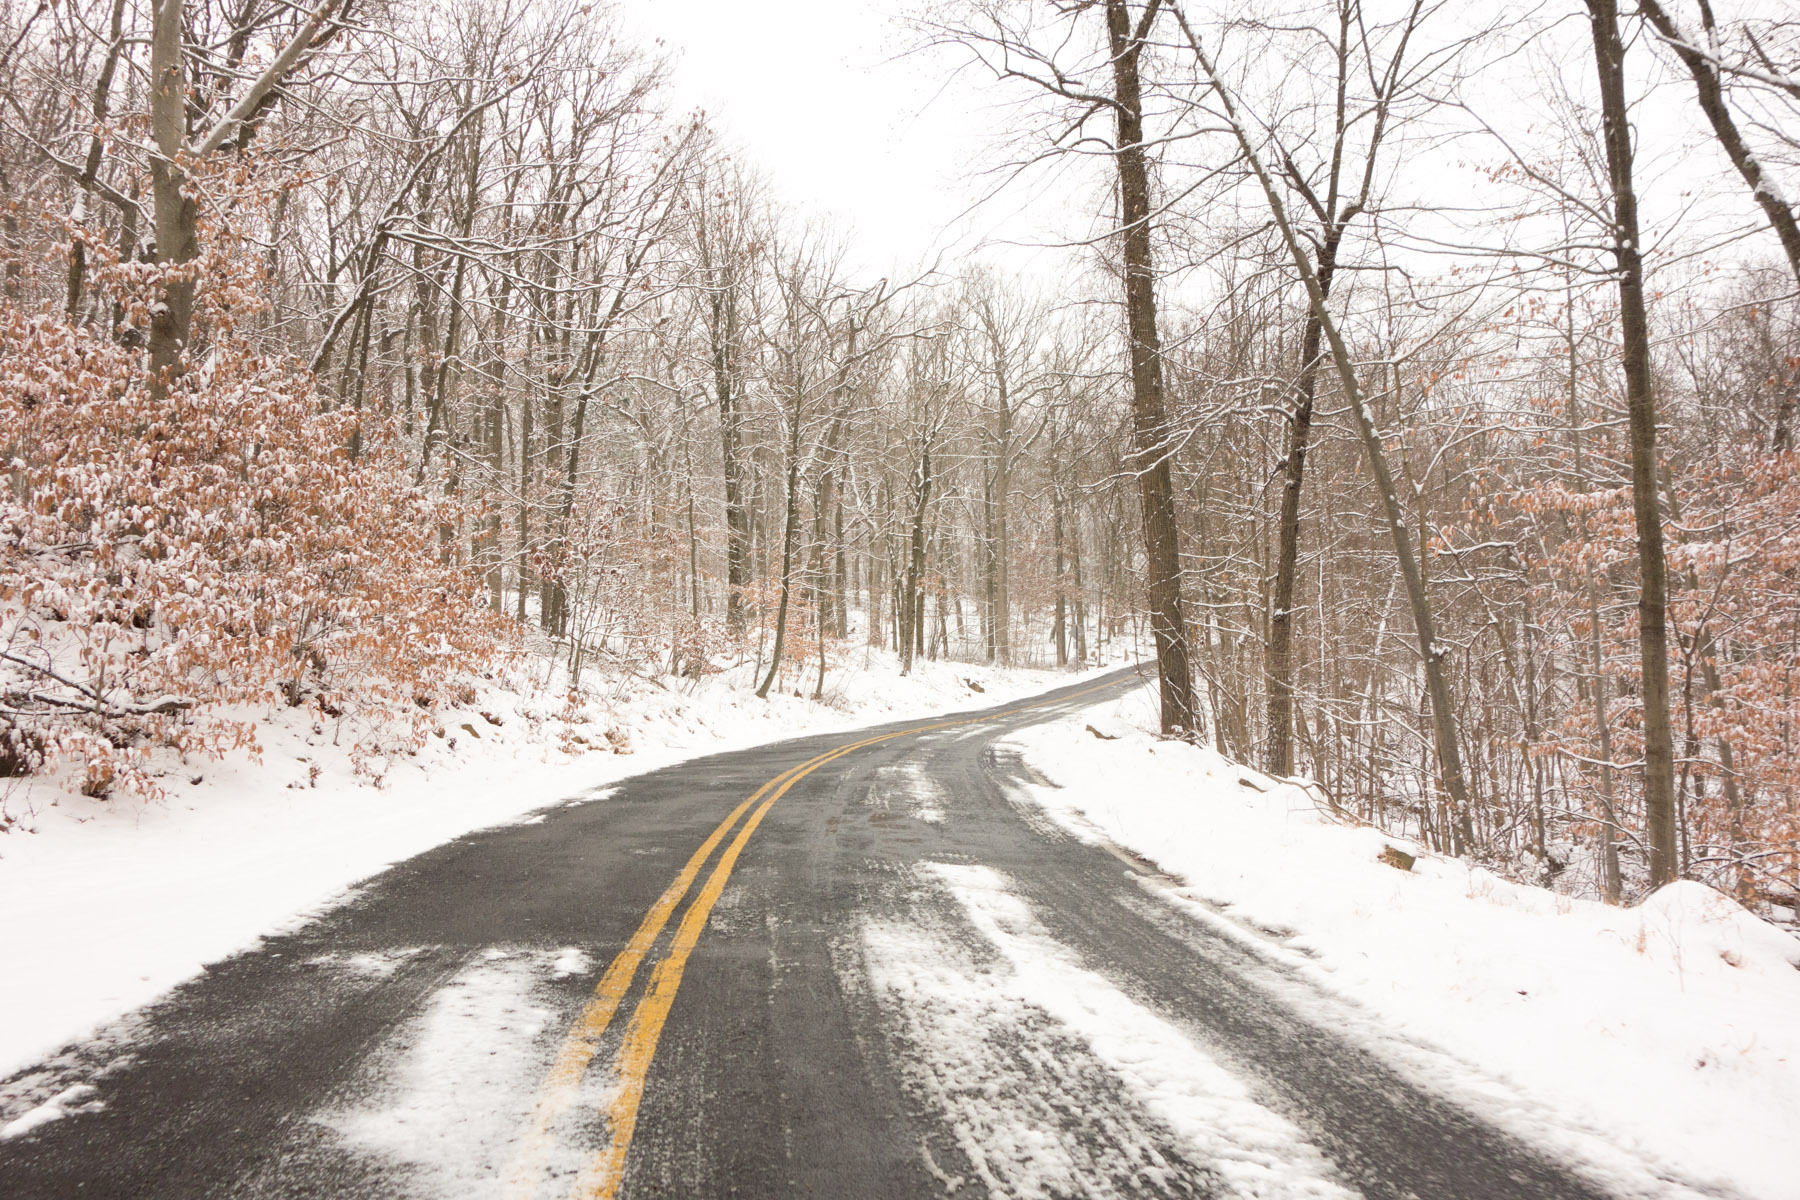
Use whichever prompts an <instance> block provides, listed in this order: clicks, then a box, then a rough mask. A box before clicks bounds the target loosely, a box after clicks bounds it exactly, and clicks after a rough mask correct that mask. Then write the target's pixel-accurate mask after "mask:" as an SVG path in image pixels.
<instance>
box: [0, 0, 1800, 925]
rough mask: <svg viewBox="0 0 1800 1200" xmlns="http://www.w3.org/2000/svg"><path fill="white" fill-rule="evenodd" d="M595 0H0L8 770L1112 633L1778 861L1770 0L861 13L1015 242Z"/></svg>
mask: <svg viewBox="0 0 1800 1200" xmlns="http://www.w3.org/2000/svg"><path fill="white" fill-rule="evenodd" d="M617 18H618V14H617V13H615V12H614V11H612V9H611V8H610V7H609V6H608V5H607V4H605V3H599V4H581V5H575V4H572V3H565V2H564V0H550V2H548V3H527V2H525V0H482V2H477V0H417V2H411V0H318V3H317V4H316V5H314V4H312V3H311V0H306V2H304V3H300V4H293V3H288V2H287V0H44V2H42V3H34V2H33V0H0V33H3V36H0V99H3V107H0V193H3V196H4V209H3V210H0V212H3V223H0V247H3V249H0V255H3V258H4V280H3V282H0V289H3V293H4V294H3V296H0V456H3V457H4V460H5V465H6V470H7V483H8V486H7V488H6V489H5V491H4V492H3V493H0V686H3V688H4V700H3V702H0V774H6V775H8V776H14V777H17V776H23V775H27V774H30V773H32V772H38V771H45V770H49V769H51V768H52V767H53V766H54V765H55V764H59V763H60V764H65V765H66V764H76V767H75V769H76V770H78V772H79V777H80V779H81V783H82V786H83V787H84V788H86V789H87V790H88V791H89V792H90V794H96V795H102V794H107V793H108V792H110V791H115V790H116V791H117V793H118V794H119V795H120V796H121V797H124V796H126V795H128V794H129V793H130V791H131V790H132V789H133V788H134V787H136V788H141V787H143V786H147V784H146V781H145V780H144V778H143V773H142V770H141V764H142V763H143V762H145V761H147V758H146V756H147V755H148V754H150V752H152V751H153V750H155V749H156V748H158V747H167V748H174V749H178V750H180V751H181V752H183V753H187V754H205V753H209V752H211V753H216V752H222V751H224V750H228V749H230V748H232V747H235V746H238V745H241V744H242V743H243V742H244V741H245V740H246V739H247V738H248V737H249V736H250V727H249V721H250V716H249V715H247V714H251V713H253V712H254V711H255V710H256V709H257V708H258V706H268V705H285V706H292V707H297V708H298V707H304V706H311V707H312V708H314V709H316V710H317V711H319V712H320V713H325V714H331V715H339V714H342V713H344V712H347V711H348V712H354V713H356V714H358V715H359V718H360V719H362V720H364V721H365V722H366V727H367V728H369V729H371V730H374V731H375V732H374V733H372V734H370V736H371V737H372V738H375V739H377V740H379V739H383V738H386V739H390V740H392V741H395V742H403V741H404V740H405V739H407V738H410V737H415V736H420V732H421V730H422V728H423V722H426V721H428V719H429V713H430V712H431V711H432V709H433V707H434V706H436V705H438V704H439V703H442V702H444V701H446V700H448V699H452V698H454V697H455V696H456V695H457V694H458V693H459V691H460V690H463V689H466V687H467V685H468V681H469V680H470V679H471V678H475V677H479V676H480V675H481V674H483V673H484V672H490V671H492V670H494V669H495V665H496V664H497V663H500V662H502V661H503V660H508V659H517V658H518V657H519V656H535V657H533V658H532V661H534V662H537V663H538V664H539V666H538V667H536V668H534V669H535V670H537V671H538V673H539V674H540V675H542V674H545V673H546V672H550V673H552V674H553V675H554V677H555V678H557V679H558V680H559V681H560V682H559V683H558V685H557V686H567V687H570V688H578V687H581V686H583V684H584V682H588V683H596V682H598V681H604V680H605V679H606V678H607V677H609V676H610V675H614V674H617V673H619V672H624V671H634V672H639V673H645V674H657V675H664V674H666V675H672V676H676V677H681V676H693V675H698V674H701V673H705V672H708V671H711V670H714V669H715V668H716V667H717V666H718V665H719V664H721V663H726V662H739V661H742V660H744V659H746V658H748V659H753V660H754V661H755V662H757V663H758V664H760V667H759V677H760V687H761V691H762V692H763V693H766V692H767V691H768V690H769V689H771V688H779V689H783V690H786V691H793V690H802V691H806V692H808V693H812V692H819V693H821V694H823V692H824V690H825V689H826V687H827V683H828V680H829V677H830V674H831V672H832V671H833V670H834V669H836V668H837V667H838V666H839V665H840V664H841V663H842V662H843V661H845V656H847V655H849V654H851V653H861V652H862V647H863V645H864V644H865V643H866V644H867V645H870V646H878V647H885V648H889V649H891V650H892V651H894V652H896V653H897V654H898V655H899V656H900V658H901V661H902V663H903V664H904V663H910V662H911V661H913V660H914V659H915V658H918V657H923V656H930V657H934V658H951V659H960V660H971V661H974V660H980V661H996V662H1002V663H1005V662H1012V663H1021V664H1037V665H1046V666H1047V665H1060V664H1071V665H1073V664H1082V663H1084V662H1091V661H1092V660H1093V658H1094V655H1095V652H1096V650H1097V649H1098V648H1099V646H1100V645H1101V644H1102V643H1105V642H1109V641H1119V642H1125V643H1132V642H1135V643H1137V644H1140V645H1142V646H1143V647H1144V648H1145V649H1146V650H1149V649H1151V648H1154V650H1155V652H1156V656H1157V662H1158V665H1159V669H1160V674H1161V682H1162V705H1163V707H1162V713H1163V723H1164V727H1165V732H1167V733H1168V734H1169V735H1170V736H1186V737H1199V738H1205V739H1207V740H1209V741H1212V742H1215V743H1216V744H1217V745H1218V747H1219V748H1220V749H1221V750H1222V751H1224V752H1226V753H1228V754H1230V755H1232V756H1233V757H1235V758H1237V759H1239V760H1240V761H1242V762H1244V763H1247V764H1250V765H1252V766H1255V767H1258V768H1260V769H1263V770H1266V771H1268V772H1269V773H1271V774H1274V775H1279V776H1305V777H1308V778H1310V779H1312V780H1314V781H1316V785H1317V793H1318V795H1319V802H1320V803H1321V804H1324V805H1329V806H1331V807H1332V808H1333V809H1335V810H1337V811H1338V812H1340V813H1341V814H1342V815H1343V816H1344V818H1345V819H1355V820H1363V821H1368V822H1372V823H1375V824H1378V825H1381V826H1384V827H1387V828H1389V829H1393V830H1397V831H1405V832H1407V833H1410V834H1412V835H1414V836H1417V837H1420V838H1422V839H1423V840H1424V841H1425V842H1426V843H1427V844H1428V845H1430V846H1432V847H1435V848H1437V849H1439V850H1441V851H1442V852H1444V853H1450V854H1456V855H1463V856H1468V857H1470V858H1473V859H1477V860H1480V861H1483V862H1488V863H1493V864H1497V865H1499V866H1501V867H1502V868H1503V869H1505V870H1507V871H1508V872H1510V873H1513V874H1515V875H1517V876H1519V877H1521V878H1528V879H1532V880H1537V881H1541V882H1544V883H1546V884H1548V885H1550V886H1553V887H1555V888H1557V889H1559V890H1564V891H1568V892H1571V893H1576V894H1584V895H1602V896H1605V897H1606V898H1608V899H1613V900H1618V899H1627V900H1628V899H1631V898H1634V897H1637V896H1640V895H1642V894H1643V893H1644V892H1645V891H1646V890H1647V889H1649V888H1651V887H1654V886H1656V885H1657V884H1660V883H1662V882H1666V881H1667V880H1670V879H1673V878H1677V877H1687V878H1696V879H1700V880H1703V881H1705V882H1708V883H1711V884H1713V885H1714V886H1717V887H1720V888H1722V889H1724V890H1727V891H1730V892H1733V893H1734V894H1736V895H1738V896H1739V897H1740V898H1742V899H1744V900H1745V901H1746V902H1748V903H1751V904H1752V905H1755V906H1759V907H1766V906H1769V905H1789V904H1794V903H1796V902H1797V901H1796V897H1797V895H1800V891H1797V888H1800V796H1797V794H1796V784H1800V745H1796V737H1797V736H1800V728H1796V720H1797V718H1800V697H1797V696H1796V683H1797V681H1796V678H1795V672H1796V668H1797V667H1800V456H1797V453H1796V451H1795V449H1794V436H1795V430H1794V425H1795V421H1796V413H1795V407H1796V401H1797V399H1800V305H1797V302H1796V296H1797V294H1800V293H1797V288H1800V227H1797V225H1796V215H1797V214H1796V209H1795V207H1794V204H1793V202H1792V201H1791V200H1789V199H1788V196H1789V195H1790V194H1791V192H1790V190H1789V189H1792V188H1794V187H1796V186H1800V22H1796V21H1795V20H1793V18H1792V16H1791V14H1790V13H1789V12H1788V10H1787V9H1786V8H1785V6H1784V5H1783V4H1780V3H1774V2H1771V3H1768V4H1765V5H1761V6H1760V7H1759V6H1756V5H1749V6H1746V7H1743V8H1742V9H1741V10H1740V9H1738V8H1733V9H1732V11H1729V12H1728V11H1726V6H1724V5H1718V6H1711V5H1708V4H1706V3H1700V4H1699V5H1698V6H1697V7H1696V6H1694V5H1692V4H1689V3H1688V2H1687V0H1668V2H1667V3H1659V2H1658V0H1638V2H1637V3H1635V4H1634V3H1633V2H1632V0H1625V3H1623V4H1616V3H1615V0H1585V2H1584V0H1553V2H1548V3H1545V4H1542V5H1530V6H1525V5H1505V4H1502V5H1468V4H1456V3H1445V2H1435V3H1426V2H1423V0H1419V2H1416V3H1412V4H1410V5H1409V4H1406V3H1384V4H1362V3H1356V2H1355V0H1339V2H1338V3H1336V4H1335V5H1334V4H1332V3H1329V2H1323V0H1318V2H1315V0H1294V2H1292V3H1287V4H1275V3H1268V2H1266V0H1247V2H1246V3H1241V4H1232V5H1202V4H1199V3H1196V2H1194V0H1185V2H1176V0H1148V2H1140V0H961V2H951V0H945V2H943V3H935V4H931V5H928V6H922V7H921V6H914V7H912V8H909V9H907V10H905V11H903V12H900V13H899V14H898V15H897V20H898V21H899V22H901V25H900V27H901V28H903V29H904V31H905V37H906V38H907V39H908V44H909V45H910V47H911V53H912V54H914V55H916V56H917V61H918V64H919V68H920V69H921V70H926V69H929V70H932V71H942V72H946V73H955V75H956V77H957V78H958V79H960V80H962V81H963V82H964V83H965V84H966V83H969V82H971V81H973V82H975V83H978V84H979V85H980V87H981V88H982V89H984V91H985V92H986V93H988V94H990V95H991V96H992V98H993V103H995V104H997V105H1004V106H1006V109H1005V111H1006V112H1007V113H1008V114H1009V119H1010V121H1011V136H1010V137H1008V138H1006V139H1004V140H1002V141H1000V142H997V143H996V144H995V145H994V146H993V147H992V155H993V158H992V162H991V163H987V164H980V165H979V166H980V170H979V171H978V172H977V175H978V178H980V179H981V180H982V181H983V184H982V186H984V187H986V188H989V189H991V190H996V191H1001V190H1004V189H1005V188H1007V187H1009V186H1014V185H1015V184H1017V183H1019V182H1020V181H1021V180H1027V181H1029V180H1036V181H1039V184H1038V186H1042V183H1041V181H1043V180H1045V179H1049V180H1051V181H1053V186H1055V187H1056V188H1059V189H1061V190H1063V191H1064V192H1066V193H1067V194H1068V195H1069V196H1071V197H1073V201H1072V203H1073V204H1074V206H1075V207H1076V208H1077V209H1078V210H1079V211H1081V212H1082V213H1083V214H1084V220H1083V221H1082V222H1081V223H1079V224H1078V225H1077V227H1075V228H1073V229H1071V230H1069V231H1068V235H1069V245H1068V246H1067V247H1066V248H1065V251H1066V252H1065V254H1064V257H1063V260H1062V261H1064V262H1065V263H1066V267H1065V268H1064V269H1062V270H1061V271H1059V272H1058V273H1056V274H1055V276H1054V277H1046V276H1045V275H1044V274H1043V273H1042V272H1041V271H1040V272H1036V273H1032V272H1014V271H1011V270H1009V269H1008V267H1007V266H1006V263H1007V261H1008V260H1007V259H1006V257H1005V256H1004V255H984V254H981V253H971V254H956V255H947V256H940V257H938V258H936V259H931V258H926V259H924V260H921V261H914V262H895V263H893V264H892V265H891V267H890V268H889V269H888V270H886V271H885V273H883V272H871V271H866V270H863V269H862V268H860V267H854V266H852V264H853V263H856V262H858V261H860V260H861V257H862V256H859V255H858V254H856V253H853V250H854V248H855V246H856V245H857V243H856V242H855V240H854V239H855V236H856V235H855V234H854V233H853V232H848V233H847V232H845V231H843V230H840V229H837V228H835V227H833V226H831V225H828V224H826V223H822V222H820V221H817V220H812V219H809V218H808V217H807V215H806V213H805V212H804V211H795V210H793V209H792V208H791V207H789V206H787V205H784V204H782V203H778V202H776V201H775V200H774V199H772V198H771V196H772V189H771V187H770V186H769V181H767V180H766V179H764V178H762V177H761V176H760V175H759V172H758V169H757V167H756V165H755V164H754V163H753V162H750V161H748V160H747V158H746V156H744V155H741V154H739V153H737V152H735V151H734V147H733V146H732V145H731V144H730V141H729V139H728V138H727V137H725V136H724V135H722V134H720V133H719V132H718V131H717V130H715V129H714V128H713V127H711V126H710V125H709V124H708V122H707V120H706V118H705V117H704V116H703V115H701V114H696V113H690V112H686V111H683V110H682V109H681V108H680V107H679V106H677V105H675V104H673V103H671V101H670V100H669V98H668V96H667V94H666V90H665V87H664V75H665V71H666V64H665V63H664V62H662V61H661V60H659V58H658V56H657V54H656V53H655V52H653V50H652V48H648V47H641V46H634V45H632V44H631V43H630V41H629V39H627V38H625V37H623V36H622V35H621V34H620V31H619V28H618V21H617ZM820 103H821V104H828V103H830V98H829V97H826V96H821V97H820ZM805 119H806V116H805V114H804V113H796V114H794V120H795V121H796V122H804V121H805ZM820 152H821V153H824V154H829V152H830V147H828V146H827V147H821V148H820Z"/></svg>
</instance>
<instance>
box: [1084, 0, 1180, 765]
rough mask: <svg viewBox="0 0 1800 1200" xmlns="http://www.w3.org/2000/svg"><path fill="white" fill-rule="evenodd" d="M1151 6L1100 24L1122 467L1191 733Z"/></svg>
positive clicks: (1161, 651) (1160, 645)
mask: <svg viewBox="0 0 1800 1200" xmlns="http://www.w3.org/2000/svg"><path fill="white" fill-rule="evenodd" d="M1158 6H1159V0H1150V3H1149V4H1148V5H1147V6H1146V7H1145V9H1144V13H1143V16H1142V17H1141V18H1140V24H1139V27H1138V28H1137V29H1135V30H1134V29H1133V28H1132V25H1131V8H1130V6H1129V4H1128V3H1127V2H1126V0H1106V27H1107V39H1108V42H1109V43H1110V47H1111V50H1112V67H1113V88H1114V96H1113V99H1114V100H1115V102H1116V105H1115V108H1116V112H1117V115H1118V145H1117V148H1116V150H1115V153H1114V156H1113V157H1114V161H1115V162H1116V163H1117V164H1118V171H1119V207H1120V217H1121V219H1122V221H1121V223H1122V226H1123V230H1122V232H1123V235H1124V239H1123V241H1124V244H1123V250H1124V262H1125V322H1126V327H1127V331H1128V333H1129V336H1130V340H1131V425H1132V442H1133V445H1132V454H1131V458H1130V467H1131V470H1132V472H1133V473H1134V474H1136V475H1137V477H1138V486H1139V492H1140V498H1141V500H1142V505H1143V515H1144V550H1145V555H1144V557H1145V583H1146V591H1147V592H1148V594H1149V601H1150V631H1151V635H1152V637H1153V638H1154V639H1155V642H1156V669H1157V676H1158V681H1159V683H1160V684H1161V691H1162V714H1161V715H1162V730H1163V732H1164V733H1177V732H1180V733H1191V732H1192V731H1193V730H1195V729H1197V728H1198V727H1199V713H1198V710H1197V708H1196V705H1195V701H1194V676H1193V668H1192V665H1191V664H1190V662H1189V661H1188V629H1187V621H1186V618H1185V617H1184V615H1183V613H1182V602H1181V533H1180V527H1179V526H1178V525H1177V523H1176V518H1175V487H1174V481H1173V473H1172V472H1171V470H1170V468H1169V459H1170V457H1171V455H1172V453H1173V437H1172V434H1173V430H1172V429H1171V428H1170V426H1169V418H1168V411H1167V406H1166V404H1165V401H1164V398H1163V369H1162V341H1161V338H1160V337H1159V336H1158V333H1157V327H1156V291H1155V273H1154V270H1153V267H1152V263H1151V251H1150V170H1149V163H1148V161H1147V159H1146V156H1145V153H1144V113H1143V95H1142V89H1141V85H1140V83H1139V80H1138V58H1139V54H1140V52H1141V51H1142V49H1143V45H1144V40H1143V39H1144V36H1145V34H1146V33H1147V31H1148V28H1149V24H1150V22H1151V21H1152V20H1154V19H1155V16H1156V11H1157V8H1158Z"/></svg>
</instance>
